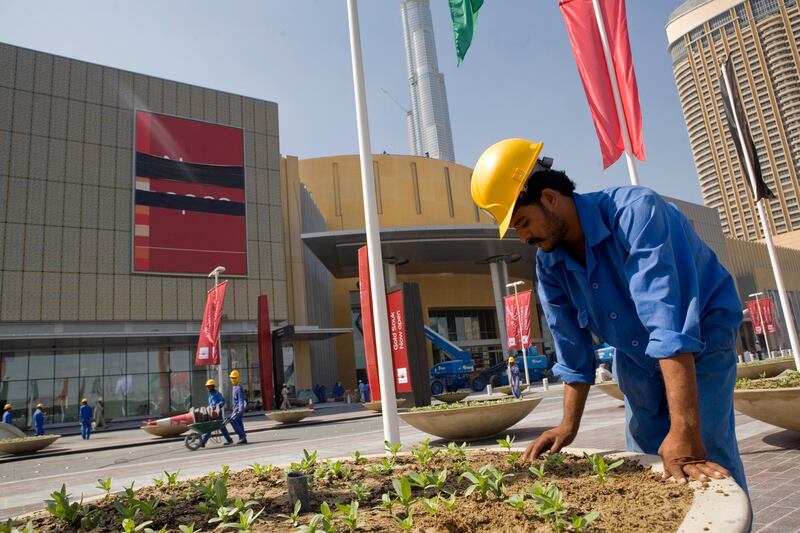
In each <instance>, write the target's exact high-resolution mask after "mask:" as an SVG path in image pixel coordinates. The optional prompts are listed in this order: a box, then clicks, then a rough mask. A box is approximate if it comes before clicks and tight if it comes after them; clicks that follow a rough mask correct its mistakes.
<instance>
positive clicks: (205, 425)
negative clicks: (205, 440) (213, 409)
mask: <svg viewBox="0 0 800 533" xmlns="http://www.w3.org/2000/svg"><path fill="white" fill-rule="evenodd" d="M230 420H231V419H230V417H228V418H223V419H217V420H209V421H208V422H196V423H194V424H189V433H187V434H186V437H184V440H183V444H184V445H185V446H186V447H187V448H189V449H190V450H191V451H195V450H197V449H198V448H199V447H200V437H201V435H203V434H205V433H210V434H211V436H210V437H209V440H210V441H212V442H215V443H217V444H219V443H220V442H222V432H221V431H220V429H222V428H223V427H225V425H226V424H227V423H228V422H230Z"/></svg>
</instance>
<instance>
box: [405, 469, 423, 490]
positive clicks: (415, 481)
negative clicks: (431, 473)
mask: <svg viewBox="0 0 800 533" xmlns="http://www.w3.org/2000/svg"><path fill="white" fill-rule="evenodd" d="M406 477H407V478H408V481H409V483H411V486H412V487H417V488H418V489H423V490H424V489H425V487H427V486H428V476H427V475H426V474H423V473H422V472H409V473H408V475H407V476H406Z"/></svg>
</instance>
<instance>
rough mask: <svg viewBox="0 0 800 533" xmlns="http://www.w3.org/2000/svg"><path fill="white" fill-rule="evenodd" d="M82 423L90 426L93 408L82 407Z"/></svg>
mask: <svg viewBox="0 0 800 533" xmlns="http://www.w3.org/2000/svg"><path fill="white" fill-rule="evenodd" d="M80 415H81V422H83V423H84V424H88V423H89V422H91V421H92V408H91V407H90V406H89V405H81V410H80Z"/></svg>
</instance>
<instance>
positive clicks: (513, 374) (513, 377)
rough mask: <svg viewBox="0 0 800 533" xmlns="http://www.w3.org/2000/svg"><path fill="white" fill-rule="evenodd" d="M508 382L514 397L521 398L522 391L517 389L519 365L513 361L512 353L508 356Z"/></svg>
mask: <svg viewBox="0 0 800 533" xmlns="http://www.w3.org/2000/svg"><path fill="white" fill-rule="evenodd" d="M508 384H509V385H511V394H513V395H514V398H517V399H519V398H522V391H520V390H519V367H518V366H517V364H516V363H515V362H514V356H513V355H511V356H509V357H508Z"/></svg>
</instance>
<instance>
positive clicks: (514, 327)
mask: <svg viewBox="0 0 800 533" xmlns="http://www.w3.org/2000/svg"><path fill="white" fill-rule="evenodd" d="M517 297H519V306H520V307H521V308H522V339H520V338H519V318H518V315H517ZM505 305H506V335H507V336H508V349H509V350H521V349H522V348H521V347H520V346H525V348H530V347H531V346H532V345H533V343H532V342H531V291H530V289H529V290H527V291H522V292H520V293H519V294H518V295H514V294H509V295H508V296H506V297H505Z"/></svg>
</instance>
